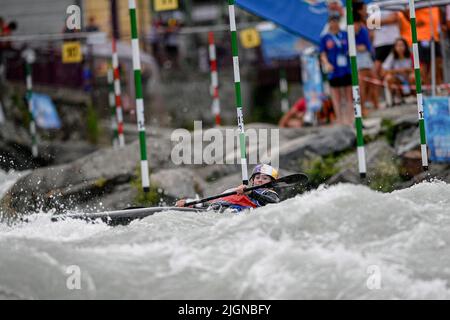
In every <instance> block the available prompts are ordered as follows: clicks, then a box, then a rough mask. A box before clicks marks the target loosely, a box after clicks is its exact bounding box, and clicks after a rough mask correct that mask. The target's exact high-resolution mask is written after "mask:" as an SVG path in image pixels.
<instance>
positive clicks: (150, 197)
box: [130, 166, 163, 207]
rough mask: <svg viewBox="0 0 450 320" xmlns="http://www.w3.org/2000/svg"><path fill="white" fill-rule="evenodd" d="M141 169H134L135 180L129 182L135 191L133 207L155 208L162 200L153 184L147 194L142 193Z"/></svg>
mask: <svg viewBox="0 0 450 320" xmlns="http://www.w3.org/2000/svg"><path fill="white" fill-rule="evenodd" d="M141 177H142V176H141V167H140V166H138V167H137V169H136V174H135V178H134V179H132V180H131V182H130V183H131V186H132V187H133V189H135V191H136V196H135V198H134V203H135V205H139V206H145V207H150V206H155V205H158V204H159V203H160V201H161V199H162V196H163V195H162V194H161V193H160V192H159V191H158V189H159V188H158V186H156V185H155V184H154V183H153V184H151V186H150V191H149V192H144V190H142V178H141Z"/></svg>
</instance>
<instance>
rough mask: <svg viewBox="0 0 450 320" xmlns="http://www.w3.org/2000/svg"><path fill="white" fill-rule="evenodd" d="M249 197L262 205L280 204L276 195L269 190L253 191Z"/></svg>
mask: <svg viewBox="0 0 450 320" xmlns="http://www.w3.org/2000/svg"><path fill="white" fill-rule="evenodd" d="M249 197H250V198H252V199H255V200H257V201H258V202H259V203H261V204H262V205H266V204H269V203H278V202H280V197H279V196H278V194H277V193H276V192H275V191H273V190H270V189H264V190H262V191H258V190H253V191H252V192H251V193H250V194H249Z"/></svg>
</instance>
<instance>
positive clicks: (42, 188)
mask: <svg viewBox="0 0 450 320" xmlns="http://www.w3.org/2000/svg"><path fill="white" fill-rule="evenodd" d="M364 123H365V129H364V135H365V141H366V158H367V172H368V176H367V179H365V180H360V179H359V174H358V171H357V159H356V153H355V144H356V142H355V140H356V137H355V134H354V130H353V129H351V128H347V127H340V126H335V127H313V128H312V127H309V128H298V129H280V130H279V156H280V158H279V159H280V163H279V164H280V171H281V174H289V173H292V172H299V171H301V172H306V173H307V174H308V175H309V176H310V183H309V185H308V186H307V187H306V189H312V188H317V187H318V186H319V185H321V184H336V183H339V182H348V183H354V184H366V185H368V186H370V187H371V188H373V189H375V190H379V191H383V192H389V191H392V190H395V189H402V188H405V187H409V186H411V185H412V184H414V183H417V182H420V181H423V180H426V179H432V178H438V179H441V180H444V181H447V182H448V181H450V167H449V166H448V165H443V164H431V166H430V171H429V172H427V173H424V172H422V170H421V159H420V152H419V133H418V126H417V116H416V110H415V106H413V105H405V106H402V107H396V108H392V109H387V110H380V111H377V112H373V113H372V114H371V117H370V118H368V119H366V120H365V122H364ZM2 128H3V129H2V130H0V135H1V138H2V139H1V140H0V150H1V155H2V161H3V162H2V163H3V165H2V168H3V169H11V168H14V169H16V170H23V169H30V168H34V167H35V163H33V161H31V160H29V159H30V157H29V151H28V147H27V146H28V143H29V137H28V134H27V132H26V131H25V130H23V129H18V128H15V129H14V130H15V131H11V130H12V128H8V127H6V126H3V127H2ZM275 128H276V127H275V126H273V125H267V124H249V125H247V127H246V130H250V129H251V130H254V132H257V133H259V132H261V130H266V129H275ZM226 129H227V128H225V127H223V128H220V129H218V130H220V132H222V133H223V132H224V130H226ZM228 129H231V128H228ZM11 132H15V134H14V135H11ZM172 133H173V130H172V129H168V128H164V129H163V128H156V127H152V128H151V129H149V130H148V132H147V147H148V154H149V166H150V172H151V185H152V188H151V192H150V193H148V194H144V193H143V192H142V191H141V189H140V172H139V163H140V158H139V143H138V141H137V140H135V141H134V142H131V143H129V144H128V145H127V146H126V147H125V148H123V149H119V150H114V149H112V148H102V149H99V150H94V149H93V148H92V147H89V146H87V145H73V144H61V145H57V144H53V145H52V146H48V149H45V147H43V148H42V150H44V152H43V153H42V154H46V156H45V157H46V158H45V157H42V159H41V160H40V161H43V162H44V163H40V165H44V166H41V167H40V168H37V169H34V170H32V171H30V173H28V174H27V175H25V176H23V177H22V178H20V179H19V180H18V181H17V182H16V183H15V184H14V185H13V186H12V187H11V188H10V189H9V191H8V192H7V193H6V194H5V195H4V197H3V198H2V200H1V211H2V212H3V213H5V214H7V215H16V214H22V213H27V212H34V211H39V210H43V211H49V210H55V211H58V212H61V211H66V210H83V211H85V212H90V211H100V210H108V209H121V208H125V207H131V206H143V205H158V204H172V203H173V201H174V200H175V199H177V198H180V197H189V198H194V197H196V196H198V197H203V196H209V195H212V194H216V193H219V192H221V191H223V190H224V189H227V188H230V187H232V186H234V185H237V184H239V182H240V167H239V166H238V165H236V164H234V165H224V164H210V165H194V164H192V165H177V164H175V163H174V161H173V154H172V153H173V150H174V146H175V145H176V144H177V143H178V142H177V141H172V140H173V137H172V136H171V135H172ZM128 134H130V135H131V134H132V133H130V132H128ZM200 134H201V133H200V132H193V133H192V136H193V137H194V138H193V140H194V141H195V136H197V135H200ZM14 146H16V147H14ZM17 146H20V147H17ZM206 146H207V144H204V145H203V148H204V147H206ZM52 148H53V149H52ZM17 150H19V151H20V150H22V151H23V150H25V151H23V152H22V153H21V152H19V151H17ZM49 150H53V153H52V152H48V151H49ZM193 150H194V152H195V149H193ZM27 152H28V153H27ZM255 153H258V150H256V149H254V148H253V149H252V148H249V158H251V157H252V156H253V157H256V156H257V155H256V154H255ZM48 154H53V155H54V156H53V159H52V158H51V156H49V155H48ZM82 154H83V156H82ZM224 154H225V156H226V158H227V159H228V158H230V157H234V158H235V159H238V158H239V156H238V154H239V150H238V147H237V144H235V145H234V146H233V145H232V146H230V147H229V148H227V149H225V150H224ZM259 157H261V155H260V154H259ZM55 159H56V160H55ZM5 163H13V164H14V166H8V165H6V164H5ZM251 168H252V166H249V169H251ZM295 192H302V190H295ZM295 192H293V191H291V192H288V193H285V194H284V196H285V197H288V196H293V195H295Z"/></svg>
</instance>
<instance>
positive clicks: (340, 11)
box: [320, 0, 347, 36]
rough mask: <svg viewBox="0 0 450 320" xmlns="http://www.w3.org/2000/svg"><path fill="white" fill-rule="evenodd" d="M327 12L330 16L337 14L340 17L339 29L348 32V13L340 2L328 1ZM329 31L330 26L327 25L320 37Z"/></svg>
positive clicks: (335, 0) (336, 0)
mask: <svg viewBox="0 0 450 320" xmlns="http://www.w3.org/2000/svg"><path fill="white" fill-rule="evenodd" d="M327 10H328V15H330V14H337V15H339V29H341V30H342V31H345V30H347V13H346V11H345V9H344V7H343V6H342V2H341V1H340V0H327ZM328 31H329V24H328V23H327V24H325V26H324V27H323V29H322V32H321V33H320V36H324V35H326V34H327V33H328Z"/></svg>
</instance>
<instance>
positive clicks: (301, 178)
mask: <svg viewBox="0 0 450 320" xmlns="http://www.w3.org/2000/svg"><path fill="white" fill-rule="evenodd" d="M307 182H308V176H307V175H306V174H303V173H296V174H291V175H289V176H285V177H282V178H280V179H277V180H276V181H274V182H273V184H272V186H273V187H274V188H283V187H290V186H293V185H297V184H305V183H307Z"/></svg>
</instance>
